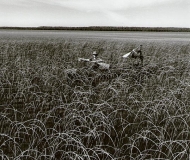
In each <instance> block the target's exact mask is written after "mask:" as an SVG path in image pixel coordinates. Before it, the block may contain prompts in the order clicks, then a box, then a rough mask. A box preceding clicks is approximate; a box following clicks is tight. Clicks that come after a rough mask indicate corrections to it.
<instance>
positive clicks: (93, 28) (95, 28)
mask: <svg viewBox="0 0 190 160" xmlns="http://www.w3.org/2000/svg"><path fill="white" fill-rule="evenodd" d="M0 29H17V30H80V31H145V32H190V28H176V27H112V26H103V27H102V26H90V27H51V26H41V27H0Z"/></svg>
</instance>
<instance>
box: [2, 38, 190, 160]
mask: <svg viewBox="0 0 190 160" xmlns="http://www.w3.org/2000/svg"><path fill="white" fill-rule="evenodd" d="M138 44H143V54H144V56H145V58H144V59H145V62H144V67H143V68H139V69H135V68H132V67H130V66H129V65H128V64H129V63H130V62H128V61H127V62H125V61H123V60H122V59H121V58H120V57H121V55H122V54H124V53H126V52H128V51H130V50H131V49H132V48H134V47H136V46H138ZM0 46H1V48H0V63H1V68H0V112H1V114H0V151H1V152H0V156H1V157H2V159H15V160H16V159H92V160H97V159H105V160H106V159H107V160H108V159H121V160H122V159H123V160H126V159H189V152H190V149H189V145H190V141H189V139H190V134H189V133H190V110H189V105H190V102H189V97H190V83H189V80H190V79H189V70H190V65H189V63H190V58H189V50H190V44H188V43H185V42H183V43H171V42H167V43H164V42H157V43H156V42H140V41H134V42H121V41H94V40H92V41H89V40H88V41H87V40H81V41H77V40H56V41H50V40H45V39H44V40H43V39H42V40H41V41H26V40H23V41H11V40H9V41H3V40H1V41H0ZM93 50H96V51H98V52H99V53H100V55H101V57H102V59H104V60H105V61H107V62H109V63H111V64H112V65H113V66H114V69H111V70H109V71H107V72H101V71H98V70H97V71H90V70H89V69H88V66H84V64H81V63H79V62H78V61H77V59H78V57H89V56H91V53H92V51H93ZM76 68H77V69H78V70H77V71H76V73H75V75H74V78H72V77H71V78H69V77H68V75H67V74H66V73H65V72H64V71H65V70H66V69H76Z"/></svg>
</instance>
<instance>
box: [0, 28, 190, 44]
mask: <svg viewBox="0 0 190 160" xmlns="http://www.w3.org/2000/svg"><path fill="white" fill-rule="evenodd" d="M47 38H48V39H94V40H122V41H125V40H140V41H141V40H142V41H173V42H178V41H180V42H184V41H185V42H190V32H127V31H52V30H37V31H36V30H0V39H1V40H2V39H3V40H10V39H11V40H13V39H15V40H21V39H22V40H23V39H28V40H30V39H47Z"/></svg>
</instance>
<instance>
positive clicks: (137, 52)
mask: <svg viewBox="0 0 190 160" xmlns="http://www.w3.org/2000/svg"><path fill="white" fill-rule="evenodd" d="M131 58H134V59H135V61H134V66H139V65H141V66H143V59H144V57H143V55H142V45H140V46H139V47H137V48H135V49H133V50H132V52H131Z"/></svg>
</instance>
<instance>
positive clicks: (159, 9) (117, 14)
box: [0, 0, 190, 28]
mask: <svg viewBox="0 0 190 160" xmlns="http://www.w3.org/2000/svg"><path fill="white" fill-rule="evenodd" d="M0 26H21V27H22V26H23V27H35V26H139V27H188V28H190V0H0Z"/></svg>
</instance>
